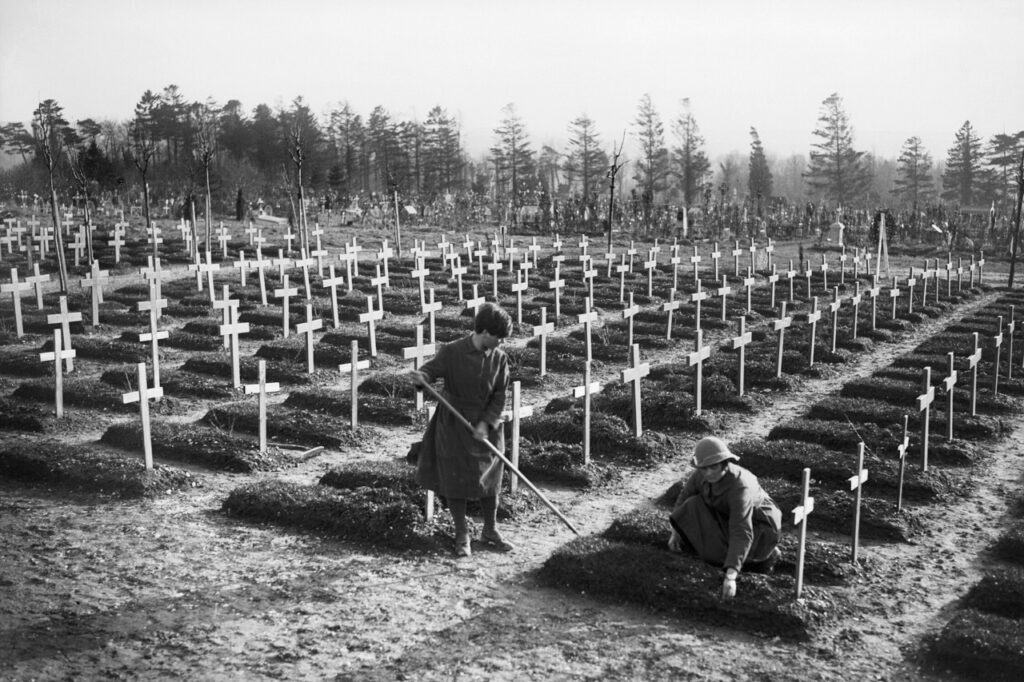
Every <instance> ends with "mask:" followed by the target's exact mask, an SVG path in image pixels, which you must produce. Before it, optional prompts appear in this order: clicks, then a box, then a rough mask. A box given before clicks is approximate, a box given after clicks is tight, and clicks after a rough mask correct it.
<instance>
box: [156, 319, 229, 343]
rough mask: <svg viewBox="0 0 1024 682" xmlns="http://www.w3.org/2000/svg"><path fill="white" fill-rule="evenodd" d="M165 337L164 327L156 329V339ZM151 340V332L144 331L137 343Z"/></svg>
mask: <svg viewBox="0 0 1024 682" xmlns="http://www.w3.org/2000/svg"><path fill="white" fill-rule="evenodd" d="M246 324H248V322H246ZM223 328H224V327H221V329H223ZM246 331H248V330H246ZM223 333H224V332H223V331H221V334H223ZM166 338H169V337H168V333H167V330H166V329H162V330H160V331H158V332H157V333H156V339H157V341H160V340H162V339H166ZM152 340H153V333H152V332H146V333H145V334H139V343H145V342H146V341H152Z"/></svg>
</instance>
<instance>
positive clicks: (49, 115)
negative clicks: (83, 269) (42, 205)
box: [32, 99, 74, 294]
mask: <svg viewBox="0 0 1024 682" xmlns="http://www.w3.org/2000/svg"><path fill="white" fill-rule="evenodd" d="M32 137H33V138H34V140H35V145H36V154H37V155H38V157H39V159H41V160H42V162H43V164H44V165H45V166H46V175H47V179H48V181H49V190H50V192H49V193H50V214H51V216H52V218H53V238H54V241H55V242H56V248H55V251H56V252H57V269H58V271H59V277H60V290H61V293H62V294H67V293H68V264H67V260H66V259H65V256H64V235H63V233H62V231H61V225H60V212H59V211H58V210H57V189H56V185H55V184H54V176H55V175H56V174H57V167H58V166H59V165H60V160H61V157H62V156H63V154H64V147H65V145H66V144H67V143H68V142H69V141H73V138H74V131H73V130H72V128H71V126H70V125H69V124H68V122H67V120H65V118H64V115H63V109H62V107H61V106H60V105H59V104H57V101H56V100H52V99H48V100H45V101H43V102H40V103H39V106H38V107H36V110H35V111H33V112H32Z"/></svg>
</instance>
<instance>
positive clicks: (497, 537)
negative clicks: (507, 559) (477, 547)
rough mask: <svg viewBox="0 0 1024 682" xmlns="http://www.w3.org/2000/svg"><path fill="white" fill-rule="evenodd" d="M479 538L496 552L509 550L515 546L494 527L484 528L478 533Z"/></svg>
mask: <svg viewBox="0 0 1024 682" xmlns="http://www.w3.org/2000/svg"><path fill="white" fill-rule="evenodd" d="M480 540H481V541H482V542H483V543H484V544H485V545H487V547H489V548H491V549H493V550H495V551H498V552H511V551H512V550H513V549H515V548H516V546H515V545H513V544H512V543H511V542H508V541H506V540H505V538H503V537H501V533H499V532H498V531H497V529H495V528H491V529H489V530H484V532H483V533H481V534H480Z"/></svg>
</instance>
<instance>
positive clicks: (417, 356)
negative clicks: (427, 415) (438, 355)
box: [402, 324, 436, 410]
mask: <svg viewBox="0 0 1024 682" xmlns="http://www.w3.org/2000/svg"><path fill="white" fill-rule="evenodd" d="M435 352H436V350H435V346H434V344H433V343H431V344H426V345H425V344H424V343H423V325H422V324H418V325H416V345H415V346H412V347H410V348H403V349H402V355H403V357H404V358H405V359H406V360H412V368H413V369H414V370H416V371H417V372H418V371H419V369H420V367H422V366H423V363H424V361H425V360H426V358H427V356H428V355H433V354H434V353H435ZM416 409H417V410H422V409H423V391H421V390H419V389H416Z"/></svg>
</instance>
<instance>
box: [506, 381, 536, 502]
mask: <svg viewBox="0 0 1024 682" xmlns="http://www.w3.org/2000/svg"><path fill="white" fill-rule="evenodd" d="M532 415H533V407H530V406H525V405H523V398H522V390H521V386H520V382H518V381H513V382H512V409H511V410H505V411H503V412H502V413H501V416H502V418H503V419H504V420H505V421H511V422H512V457H511V458H510V459H511V460H512V468H513V469H514V470H518V469H519V431H520V421H521V420H522V418H523V417H530V416H532ZM508 483H509V490H510V491H511V492H512V494H513V495H515V494H516V493H517V492H519V477H518V476H516V474H515V473H514V471H509V481H508Z"/></svg>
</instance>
